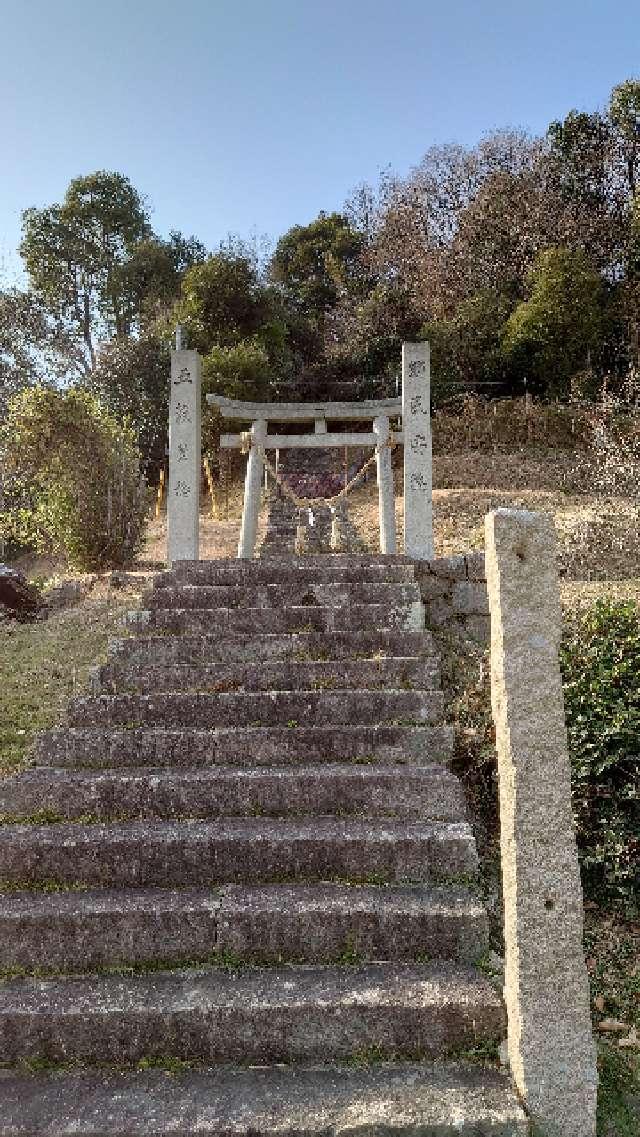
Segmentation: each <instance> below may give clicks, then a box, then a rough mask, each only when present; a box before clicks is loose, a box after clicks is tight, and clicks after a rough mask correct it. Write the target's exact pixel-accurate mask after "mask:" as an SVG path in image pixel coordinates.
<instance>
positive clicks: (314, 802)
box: [0, 763, 465, 824]
mask: <svg viewBox="0 0 640 1137" xmlns="http://www.w3.org/2000/svg"><path fill="white" fill-rule="evenodd" d="M464 812H465V810H464V795H463V793H462V787H461V785H460V782H459V781H458V779H457V778H456V777H454V775H453V774H451V773H450V772H449V771H448V770H446V769H444V768H443V767H442V766H438V765H425V766H399V765H396V766H383V765H375V764H370V765H357V764H353V765H346V764H340V763H326V764H325V765H322V766H312V765H301V766H294V767H291V766H254V767H246V768H242V767H241V768H238V767H233V766H219V767H217V768H215V769H207V768H204V769H203V768H198V767H195V768H193V769H189V768H185V769H172V768H168V769H167V768H160V769H158V768H154V767H151V768H150V769H145V768H144V767H142V768H140V769H132V770H127V769H124V770H123V769H110V770H109V769H107V770H99V771H95V770H86V771H85V770H82V771H81V770H65V769H50V768H47V767H44V766H41V767H37V768H35V769H30V770H25V771H24V772H23V773H20V774H15V775H13V776H12V777H8V778H4V779H2V780H1V781H0V821H4V823H5V824H6V823H7V820H8V819H11V818H12V817H15V818H16V819H20V818H26V819H29V818H31V817H35V818H36V819H37V817H38V816H39V815H44V817H43V820H46V816H47V815H51V816H52V817H53V818H54V819H55V818H59V819H60V820H65V819H73V818H81V817H83V816H91V817H92V818H94V819H95V820H96V821H101V820H104V821H108V820H113V819H116V818H120V817H129V818H131V819H139V818H143V817H144V818H175V817H203V818H207V817H208V818H213V817H225V816H226V817H234V816H235V817H238V816H247V815H248V816H251V815H259V814H261V815H265V816H291V817H295V816H296V815H300V814H305V815H307V816H312V815H314V814H320V815H322V816H327V815H329V814H336V815H345V814H354V815H357V816H359V817H363V816H368V817H376V816H382V817H391V818H402V817H405V818H413V819H419V820H422V821H458V820H460V819H462V818H463V817H464Z"/></svg>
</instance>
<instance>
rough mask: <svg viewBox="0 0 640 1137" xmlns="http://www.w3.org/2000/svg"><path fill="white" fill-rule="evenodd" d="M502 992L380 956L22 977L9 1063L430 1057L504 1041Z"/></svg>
mask: <svg viewBox="0 0 640 1137" xmlns="http://www.w3.org/2000/svg"><path fill="white" fill-rule="evenodd" d="M503 1033H504V1012H503V1008H502V1004H501V1000H500V998H499V996H498V995H497V993H496V991H495V990H494V988H493V987H492V986H491V984H490V983H489V982H488V981H487V980H486V979H485V978H484V976H482V974H481V973H479V972H476V971H474V970H471V969H467V968H463V967H460V966H458V965H454V964H449V965H446V964H421V965H420V964H402V963H378V964H365V965H363V966H358V967H322V966H309V965H307V966H290V967H283V968H266V969H264V968H263V969H254V968H244V969H242V970H239V971H237V972H234V973H230V972H228V971H226V970H224V969H222V968H217V969H216V968H214V969H199V970H192V971H188V970H187V971H178V972H167V971H164V972H162V971H160V972H155V973H153V974H149V975H135V976H126V977H119V976H112V975H109V976H95V977H77V978H76V977H71V978H65V979H49V980H38V979H14V980H10V981H9V982H7V983H5V984H4V985H3V986H2V987H0V1062H4V1063H8V1062H9V1063H16V1062H20V1061H25V1060H27V1061H38V1062H52V1063H56V1062H65V1061H68V1060H69V1057H70V1055H72V1056H73V1058H74V1060H75V1061H78V1062H86V1063H99V1062H115V1063H118V1064H122V1063H128V1062H139V1061H140V1060H142V1059H145V1058H147V1059H161V1058H166V1057H167V1056H168V1055H169V1056H171V1057H173V1058H178V1059H181V1060H185V1061H202V1062H242V1063H252V1062H253V1063H259V1064H260V1065H264V1064H265V1063H272V1062H290V1061H294V1062H314V1061H315V1062H326V1061H331V1060H332V1059H347V1058H349V1057H350V1056H353V1055H358V1054H362V1053H363V1052H365V1051H370V1050H371V1049H373V1048H375V1049H376V1052H377V1053H381V1054H383V1055H388V1056H389V1057H393V1056H396V1055H398V1056H399V1055H406V1056H407V1057H416V1058H417V1057H423V1056H425V1057H429V1056H434V1055H439V1054H443V1053H446V1051H447V1050H449V1049H450V1048H452V1047H455V1048H456V1049H458V1050H460V1049H464V1048H468V1047H471V1046H477V1045H479V1044H481V1043H486V1042H487V1041H489V1040H498V1039H500V1038H501V1037H502V1035H503Z"/></svg>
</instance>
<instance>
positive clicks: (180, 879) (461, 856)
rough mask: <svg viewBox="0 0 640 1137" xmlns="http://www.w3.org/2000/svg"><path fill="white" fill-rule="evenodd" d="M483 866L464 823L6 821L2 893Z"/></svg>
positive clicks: (420, 876) (400, 877)
mask: <svg viewBox="0 0 640 1137" xmlns="http://www.w3.org/2000/svg"><path fill="white" fill-rule="evenodd" d="M476 871H477V853H476V848H475V842H474V840H473V835H472V833H471V829H470V827H469V825H468V824H467V823H466V822H444V821H435V822H416V821H393V820H386V819H384V820H383V819H379V818H378V819H375V820H366V821H364V820H359V819H358V820H355V819H352V818H344V819H343V818H335V817H325V818H320V817H314V818H302V819H295V820H289V819H284V818H267V817H250V818H249V817H248V818H242V819H227V818H224V819H219V820H215V821H201V820H189V821H156V820H154V821H128V822H122V823H119V824H110V825H104V824H102V825H101V824H98V825H95V824H91V825H83V824H63V823H60V824H55V825H32V824H31V825H3V826H0V881H3V882H4V887H5V889H6V888H8V887H9V886H12V887H18V886H19V887H22V886H24V887H25V888H30V887H34V886H35V887H37V886H41V887H42V886H46V887H51V886H53V885H60V886H64V887H82V886H85V885H86V886H89V887H91V886H95V887H98V886H104V887H130V888H135V887H147V886H148V887H154V888H162V887H178V886H182V885H184V886H188V885H194V886H199V887H200V886H202V887H206V886H209V885H210V886H213V885H215V884H233V883H237V884H241V883H246V884H258V883H275V882H279V881H291V882H294V881H301V882H302V881H311V880H330V879H336V878H337V879H338V880H346V881H353V882H363V883H366V882H367V881H371V880H372V879H373V880H375V882H376V883H378V882H379V881H380V880H383V881H388V882H390V883H392V882H393V883H402V882H406V883H411V882H414V883H420V882H423V883H429V882H437V881H438V880H439V879H441V878H442V879H451V878H460V877H465V878H466V877H470V876H472V875H473V874H474V873H475V872H476Z"/></svg>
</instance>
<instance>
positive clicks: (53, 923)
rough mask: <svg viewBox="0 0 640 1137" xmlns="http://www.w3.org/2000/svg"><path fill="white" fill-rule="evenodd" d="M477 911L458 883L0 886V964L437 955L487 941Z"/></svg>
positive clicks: (459, 955)
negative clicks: (46, 889) (48, 889)
mask: <svg viewBox="0 0 640 1137" xmlns="http://www.w3.org/2000/svg"><path fill="white" fill-rule="evenodd" d="M487 937H488V926H487V917H486V914H485V912H484V909H483V907H482V905H481V904H480V903H479V901H478V900H476V899H474V898H473V897H472V896H471V895H469V893H468V892H467V891H465V890H463V889H460V888H458V889H456V888H439V889H438V888H427V887H424V886H423V885H411V886H401V885H389V886H387V887H384V888H382V887H374V886H371V885H362V886H355V885H341V884H322V885H312V886H307V885H282V884H277V885H263V886H258V887H254V888H248V887H246V886H244V885H225V886H223V887H220V888H216V889H201V890H197V889H159V888H153V889H146V890H140V889H122V890H113V889H108V888H107V889H101V890H94V891H87V892H54V893H46V894H42V893H28V892H25V893H21V894H19V895H11V894H8V895H4V896H0V968H3V969H7V970H11V969H18V970H19V969H31V970H33V969H40V970H47V969H48V970H52V971H55V970H59V971H96V970H98V969H100V968H115V967H119V966H120V967H124V968H125V969H126V968H127V967H129V966H132V965H133V966H139V967H140V966H145V965H146V966H153V967H157V966H163V967H170V966H171V965H172V964H173V965H174V966H177V965H181V966H184V965H185V963H186V962H188V961H190V963H191V966H193V964H194V963H198V962H205V961H212V960H213V958H214V957H215V958H217V959H218V960H219V961H220V964H221V965H223V966H230V961H231V960H234V961H236V962H237V963H239V962H241V961H245V962H253V963H281V962H282V961H283V960H296V961H298V962H330V961H331V962H335V963H342V964H344V965H349V964H353V963H355V962H356V961H357V960H375V959H379V960H380V959H384V960H413V959H415V957H416V955H420V956H421V957H424V958H426V959H446V960H456V961H465V962H468V963H474V962H475V961H476V960H477V959H479V958H480V956H481V955H482V954H483V953H484V952H485V951H486V948H487Z"/></svg>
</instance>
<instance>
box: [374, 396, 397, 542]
mask: <svg viewBox="0 0 640 1137" xmlns="http://www.w3.org/2000/svg"><path fill="white" fill-rule="evenodd" d="M373 429H374V431H375V433H376V435H377V438H378V445H377V449H376V469H377V472H378V514H379V518H380V552H381V553H395V551H396V508H395V494H394V490H393V468H392V465H391V449H390V447H389V435H390V431H389V419H388V417H387V415H379V416H378V418H377V419H375V421H374V424H373Z"/></svg>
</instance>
